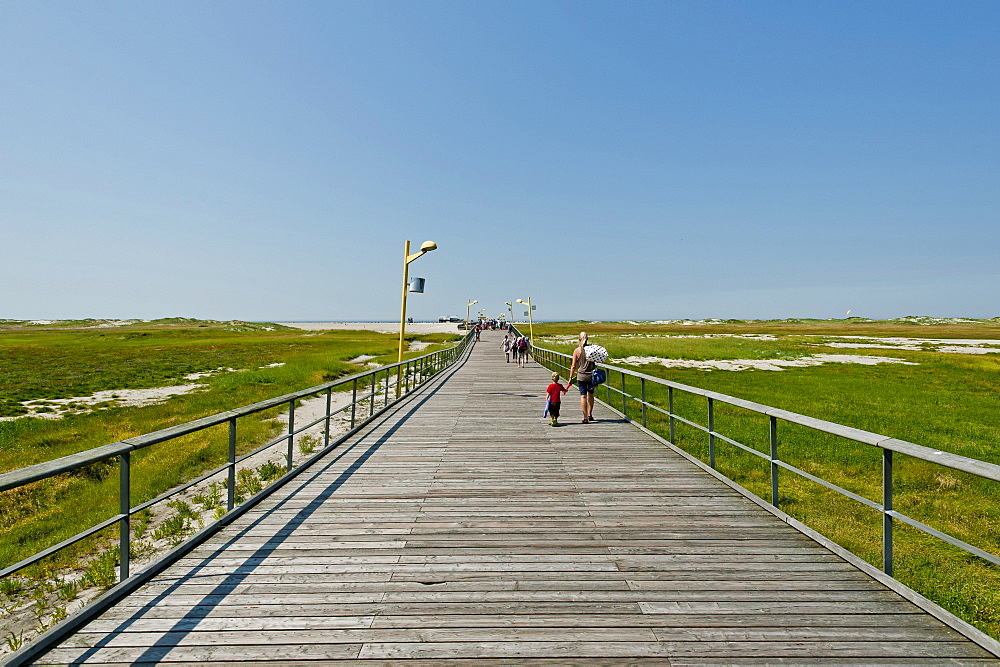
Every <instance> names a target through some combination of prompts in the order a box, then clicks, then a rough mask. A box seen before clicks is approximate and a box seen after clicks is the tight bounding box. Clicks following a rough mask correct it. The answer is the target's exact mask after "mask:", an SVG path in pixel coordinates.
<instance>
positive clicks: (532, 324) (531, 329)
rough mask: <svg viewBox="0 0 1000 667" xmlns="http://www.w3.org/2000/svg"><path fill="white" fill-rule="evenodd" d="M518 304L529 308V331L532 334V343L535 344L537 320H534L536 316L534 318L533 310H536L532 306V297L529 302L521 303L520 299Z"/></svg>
mask: <svg viewBox="0 0 1000 667" xmlns="http://www.w3.org/2000/svg"><path fill="white" fill-rule="evenodd" d="M517 302H518V303H523V304H524V305H526V306H527V307H528V331H529V332H530V335H531V342H532V344H534V342H535V318H534V316H533V314H532V312H531V311H532V310H534V307H533V306H532V305H531V297H530V296H529V297H528V300H527V301H521V300H520V299H518V300H517Z"/></svg>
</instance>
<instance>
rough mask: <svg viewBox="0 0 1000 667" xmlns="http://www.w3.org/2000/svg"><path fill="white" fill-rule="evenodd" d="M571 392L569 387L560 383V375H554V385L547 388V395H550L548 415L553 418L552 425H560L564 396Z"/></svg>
mask: <svg viewBox="0 0 1000 667" xmlns="http://www.w3.org/2000/svg"><path fill="white" fill-rule="evenodd" d="M567 391H569V387H564V386H562V385H561V384H560V383H559V373H553V374H552V384H550V385H549V386H548V388H546V390H545V393H546V394H548V395H549V400H548V415H549V416H550V417H552V425H553V426H558V425H559V406H560V405H561V404H562V395H563V394H565V393H566V392H567Z"/></svg>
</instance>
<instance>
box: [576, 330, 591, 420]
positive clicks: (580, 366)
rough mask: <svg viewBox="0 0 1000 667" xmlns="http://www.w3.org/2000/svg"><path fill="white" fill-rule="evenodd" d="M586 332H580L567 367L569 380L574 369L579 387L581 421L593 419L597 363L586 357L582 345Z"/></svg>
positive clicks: (584, 341)
mask: <svg viewBox="0 0 1000 667" xmlns="http://www.w3.org/2000/svg"><path fill="white" fill-rule="evenodd" d="M587 340H588V339H587V332H586V331H581V332H580V344H579V346H577V348H576V349H575V350H573V363H572V364H570V367H569V377H570V381H572V380H573V372H574V371H576V384H577V386H578V387H579V388H580V409H581V410H583V423H584V424H589V423H591V422H592V421H594V417H593V415H594V385H593V379H594V369H595V368H597V363H596V362H593V361H591V360H590V359H588V358H587V354H586V352H585V351H584V349H583V348H584V347H586V346H587Z"/></svg>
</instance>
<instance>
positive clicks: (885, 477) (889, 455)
mask: <svg viewBox="0 0 1000 667" xmlns="http://www.w3.org/2000/svg"><path fill="white" fill-rule="evenodd" d="M531 351H532V355H533V356H534V358H535V361H537V362H538V363H540V364H542V365H543V366H546V367H549V368H550V369H552V370H555V369H557V368H558V369H562V370H564V371H568V369H569V366H568V365H567V364H568V363H569V361H570V360H571V359H572V357H571V356H570V355H568V354H565V353H563V352H557V351H555V350H549V349H547V348H542V347H538V346H537V345H534V344H532V350H531ZM563 362H565V363H563ZM601 365H602V366H603V367H604V368H606V369H608V370H611V371H614V372H615V373H618V374H620V378H621V385H622V386H621V388H618V387H615V386H613V385H612V383H611V378H610V377H609V378H608V381H607V382H605V383H604V392H605V400H602V401H601V402H602V403H605V404H606V405H607V406H608V407H611V408H612V409H614V410H615V411H619V410H618V407H616V406H613V405H612V404H611V403H612V401H611V397H612V393H614V394H615V395H619V396H621V410H620V411H619V412H620V413H621V414H622V416H624V417H625V418H626V419H628V420H629V421H632V422H634V421H635V420H633V419H632V418H631V417H629V416H628V414H627V408H628V401H629V400H631V401H632V402H633V403H635V404H638V405H639V406H641V409H642V416H641V419H640V422H639V423H641V424H642V426H643V427H644V428H647V412H648V410H650V409H652V410H653V411H655V412H658V413H661V414H664V415H666V416H667V417H668V419H669V421H668V435H669V437H668V438H667V442H669V443H671V444H674V443H675V438H674V428H675V423H676V422H681V423H683V424H687V425H688V426H691V427H693V428H695V429H697V430H699V431H702V432H703V433H705V434H706V435H707V436H708V438H709V465H710V466H711V468H712V469H715V468H716V466H715V455H716V446H715V445H716V441H717V440H721V441H723V442H725V443H728V444H731V445H734V446H736V447H738V448H739V449H741V450H743V451H746V452H748V453H750V454H753V455H755V456H758V457H760V458H762V459H764V460H766V461H768V462H769V463H770V468H771V475H770V476H771V480H770V481H771V500H770V503H771V505H772V506H774V507H778V504H779V495H778V479H779V475H778V471H779V469H783V470H787V471H789V472H793V473H795V474H797V475H799V476H801V477H804V478H806V479H808V480H810V481H812V482H815V483H817V484H820V485H822V486H823V487H825V488H828V489H830V490H832V491H836V492H837V493H839V494H841V495H843V496H845V497H847V498H850V499H852V500H854V501H856V502H859V503H862V504H864V505H866V506H867V507H870V508H872V509H874V510H876V511H878V512H880V513H881V514H882V570H883V571H884V572H885V573H886V574H888V575H889V576H892V546H893V521H894V520H899V521H902V522H903V523H906V524H908V525H910V526H912V527H914V528H916V529H917V530H920V531H921V532H923V533H925V534H927V535H930V536H932V537H935V538H937V539H940V540H942V541H944V542H947V543H948V544H951V545H952V546H955V547H958V548H959V549H962V550H963V551H966V552H967V553H970V554H972V555H975V556H977V557H979V558H982V559H983V560H986V561H989V562H991V563H993V564H995V565H1000V556H998V555H996V554H992V553H989V552H987V551H984V550H983V549H980V548H979V547H976V546H974V545H971V544H969V543H967V542H964V541H963V540H960V539H958V538H957V537H954V536H953V535H949V534H947V533H944V532H942V531H939V530H937V529H935V528H932V527H930V526H928V525H926V524H924V523H921V522H920V521H918V520H916V519H913V518H912V517H909V516H906V515H905V514H902V513H900V512H897V511H895V510H894V509H893V472H892V464H893V460H892V459H893V453H894V452H896V453H899V454H905V455H907V456H910V457H912V458H915V459H919V460H921V461H928V462H930V463H935V464H938V465H941V466H944V467H946V468H951V469H952V470H957V471H960V472H964V473H969V474H971V475H975V476H977V477H981V478H983V479H988V480H991V481H995V482H1000V465H996V464H994V463H988V462H986V461H980V460H977V459H972V458H969V457H966V456H961V455H959V454H951V453H948V452H943V451H941V450H938V449H933V448H931V447H925V446H923V445H917V444H915V443H912V442H907V441H905V440H899V439H897V438H892V437H889V436H885V435H880V434H878V433H872V432H870V431H865V430H862V429H858V428H853V427H851V426H844V425H843V424H837V423H835V422H830V421H826V420H823V419H817V418H815V417H809V416H806V415H801V414H798V413H796V412H790V411H788V410H781V409H779V408H774V407H771V406H768V405H763V404H761V403H755V402H753V401H747V400H744V399H741V398H736V397H733V396H728V395H726V394H720V393H718V392H714V391H708V390H706V389H699V388H697V387H691V386H689V385H685V384H681V383H679V382H673V381H671V380H665V379H663V378H658V377H654V376H652V375H646V374H644V373H639V372H636V371H631V370H628V369H625V368H620V367H618V366H609V365H607V364H601ZM625 377H632V378H635V379H637V380H638V381H639V385H640V393H641V396H634V395H632V394H630V393H628V392H626V391H625ZM647 382H651V383H654V384H657V385H660V386H665V387H667V402H668V407H667V408H662V407H660V406H658V405H654V404H653V403H651V402H649V401H648V400H646V383H647ZM675 390H676V391H680V392H683V393H687V394H692V395H696V396H702V397H704V398H705V399H706V401H707V405H708V410H707V416H708V424H707V425H705V424H699V423H697V422H695V421H692V420H690V419H685V418H684V417H681V416H680V415H678V414H677V413H676V412H675V411H674V406H673V404H674V391H675ZM716 402H718V403H725V404H727V405H732V406H735V407H738V408H743V409H745V410H748V411H750V412H755V413H757V414H760V415H763V416H766V417H768V421H769V432H768V440H769V442H770V452H769V454H765V453H764V452H761V451H760V450H757V449H755V448H753V447H750V446H748V445H746V444H743V443H740V442H737V441H736V440H734V439H732V438H730V437H727V436H725V435H724V434H722V433H719V432H718V431H716V430H715V403H716ZM779 420H780V421H783V422H787V423H789V424H797V425H799V426H805V427H807V428H809V429H812V430H814V431H819V432H822V433H828V434H830V435H835V436H839V437H842V438H846V439H848V440H853V441H854V442H858V443H861V444H865V445H870V446H873V447H878V448H879V449H881V450H882V502H881V503H879V502H875V501H873V500H870V499H868V498H865V497H863V496H860V495H858V494H856V493H852V492H851V491H848V490H847V489H844V488H842V487H840V486H838V485H836V484H834V483H832V482H829V481H827V480H824V479H822V478H820V477H817V476H816V475H813V474H811V473H808V472H806V471H804V470H800V469H799V468H797V467H795V466H794V465H792V464H790V463H788V462H786V461H782V460H781V459H780V458H779V456H778V422H779Z"/></svg>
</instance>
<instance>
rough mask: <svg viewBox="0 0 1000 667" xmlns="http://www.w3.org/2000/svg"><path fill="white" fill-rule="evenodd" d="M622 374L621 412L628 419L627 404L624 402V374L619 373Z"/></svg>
mask: <svg viewBox="0 0 1000 667" xmlns="http://www.w3.org/2000/svg"><path fill="white" fill-rule="evenodd" d="M619 375H621V376H622V414H623V415H625V418H626V419H628V406H627V405H626V403H625V374H624V373H619Z"/></svg>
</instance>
